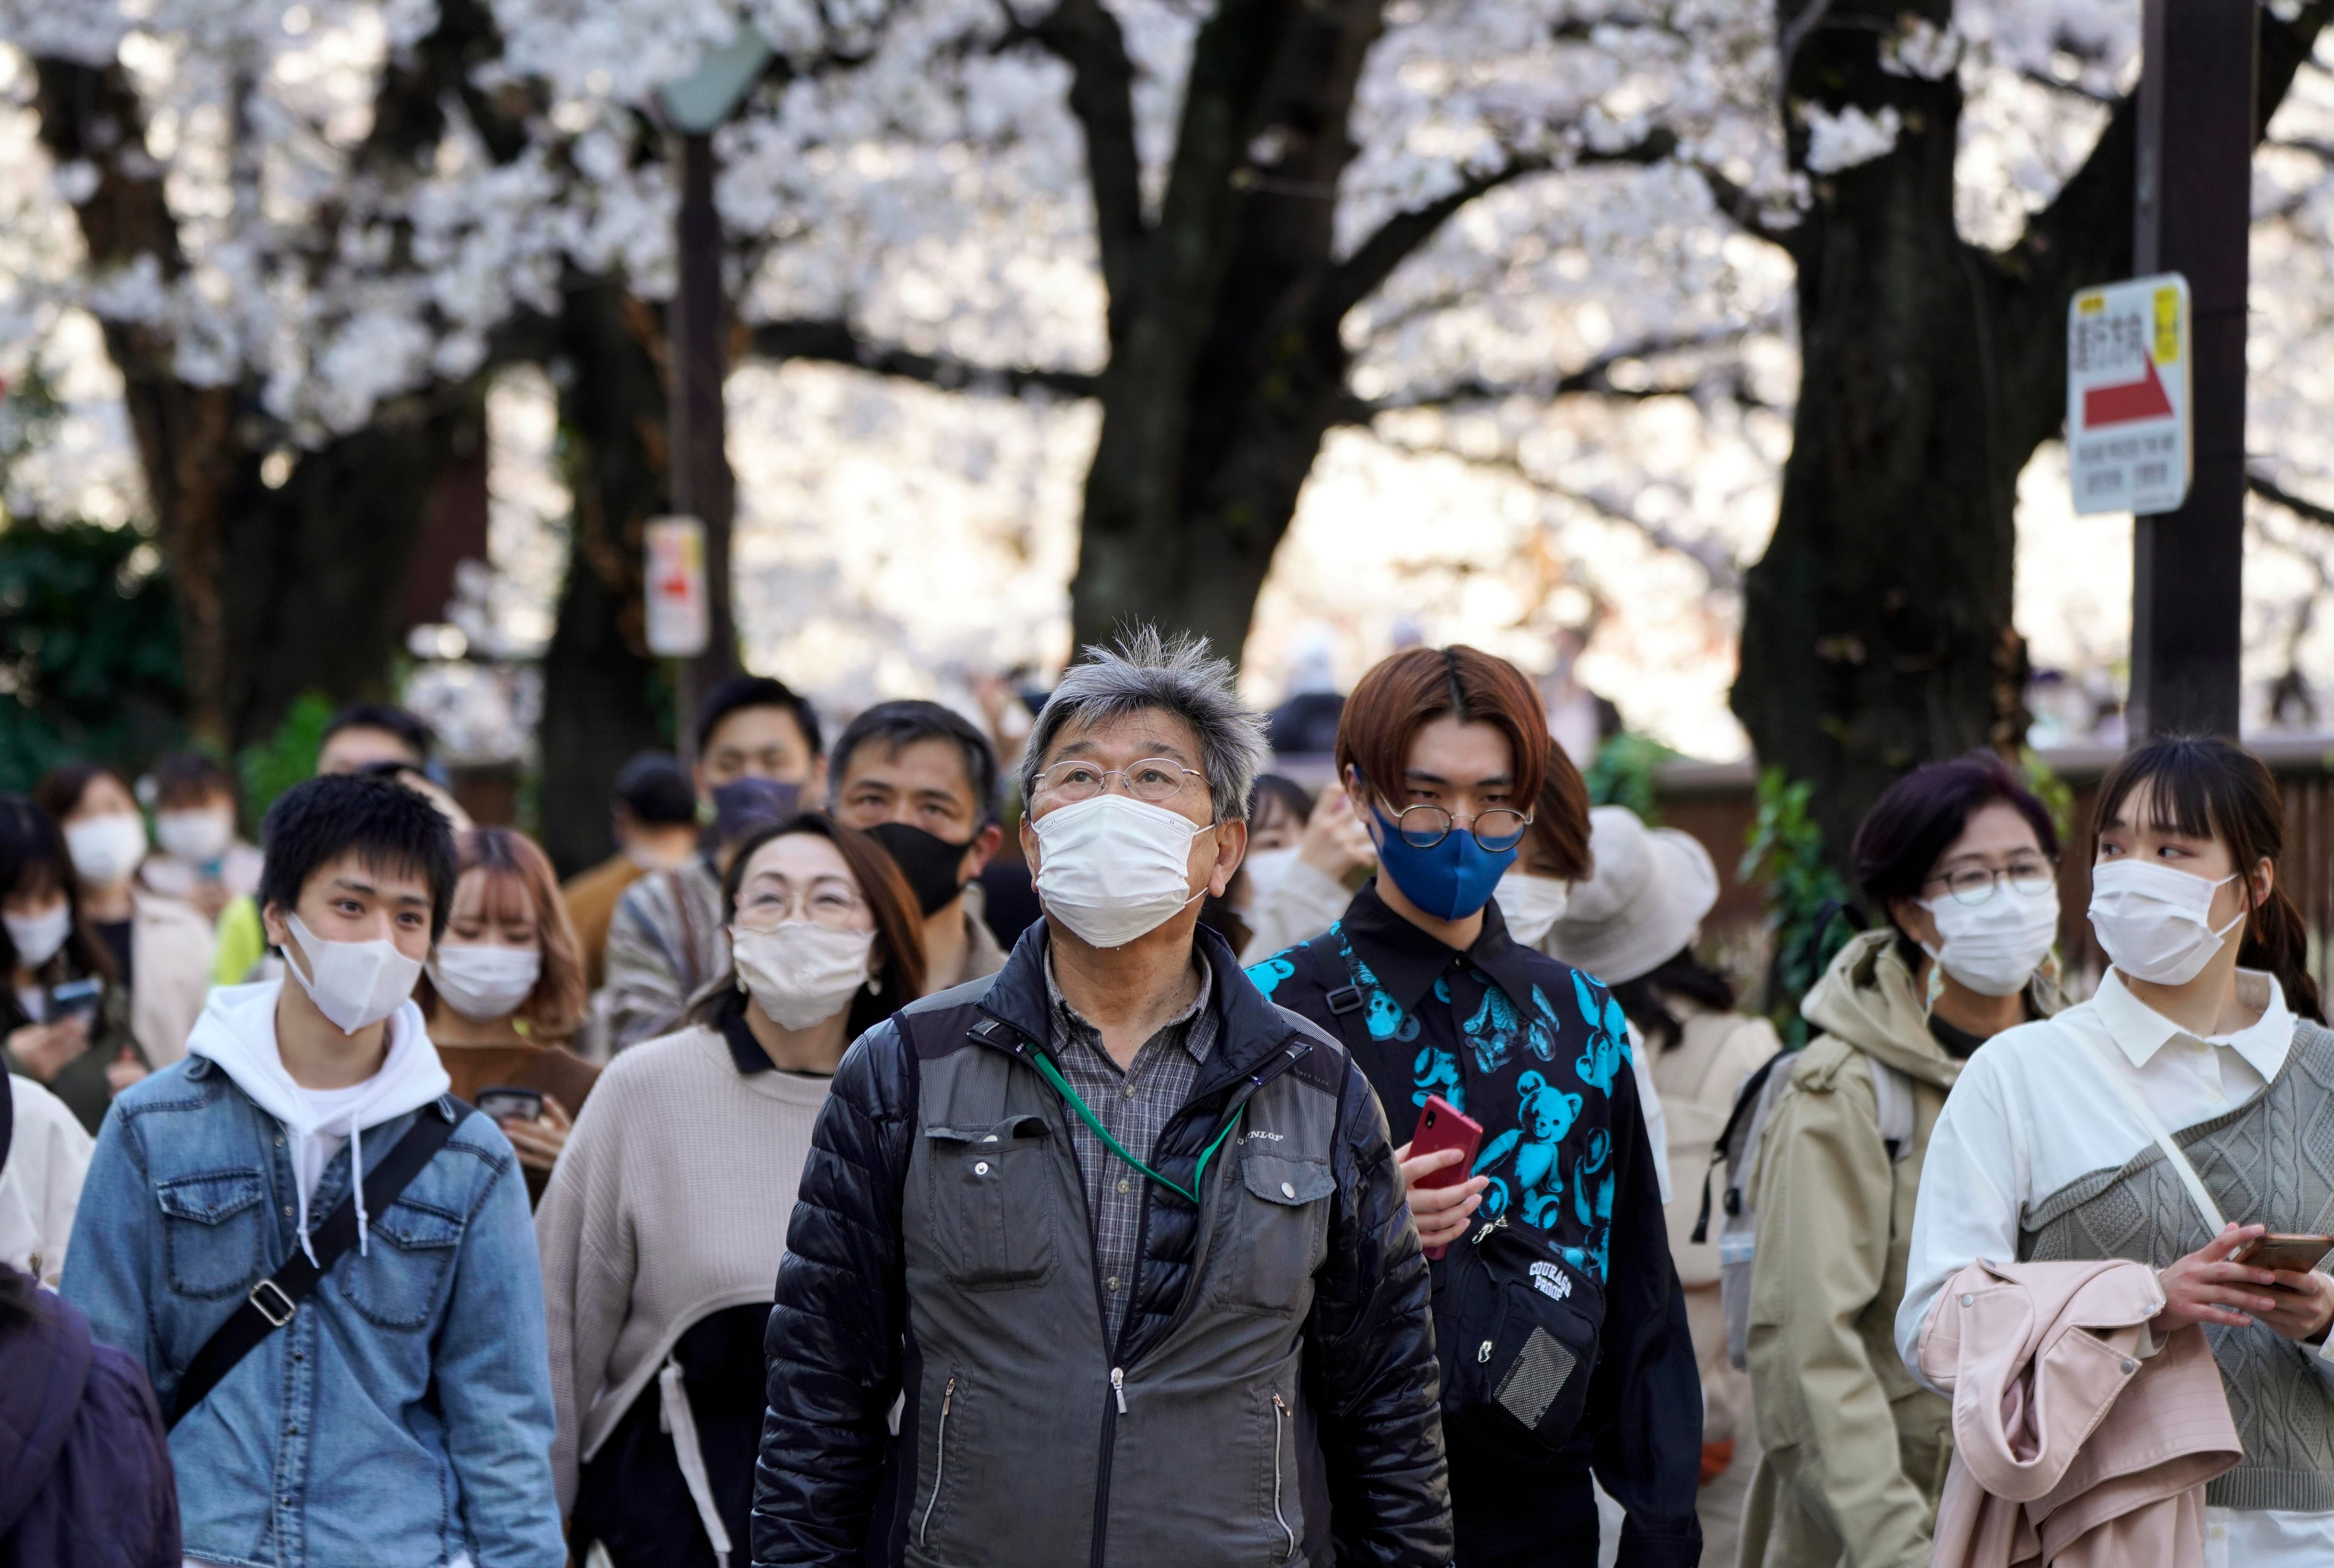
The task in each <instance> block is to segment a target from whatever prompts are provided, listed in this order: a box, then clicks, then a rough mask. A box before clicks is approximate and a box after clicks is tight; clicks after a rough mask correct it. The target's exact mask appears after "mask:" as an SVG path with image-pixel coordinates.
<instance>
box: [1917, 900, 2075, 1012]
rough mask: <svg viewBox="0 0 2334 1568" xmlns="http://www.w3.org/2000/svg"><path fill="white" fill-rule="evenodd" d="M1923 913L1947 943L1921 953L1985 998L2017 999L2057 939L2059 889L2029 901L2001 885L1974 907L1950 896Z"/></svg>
mask: <svg viewBox="0 0 2334 1568" xmlns="http://www.w3.org/2000/svg"><path fill="white" fill-rule="evenodd" d="M1921 907H1922V908H1923V909H1926V910H1928V911H1929V913H1930V914H1931V915H1932V916H1934V918H1935V919H1936V922H1937V934H1938V935H1939V936H1940V937H1943V938H1944V945H1943V947H1941V948H1932V947H1930V946H1929V945H1928V944H1927V943H1925V942H1924V943H1923V944H1921V946H1922V949H1923V950H1924V952H1926V953H1927V954H1928V955H1929V957H1932V958H1934V959H1935V960H1936V961H1937V963H1938V964H1939V965H1940V966H1941V967H1943V969H1944V971H1945V973H1946V974H1948V975H1951V976H1953V978H1954V979H1956V980H1959V981H1960V982H1961V983H1962V984H1963V985H1964V986H1968V987H1969V988H1970V989H1971V990H1972V991H1974V992H1976V993H1977V994H1978V995H1979V996H2016V995H2017V994H2018V993H2019V992H2021V991H2022V990H2024V989H2025V988H2026V982H2027V981H2029V980H2030V979H2032V978H2033V977H2034V971H2035V969H2036V968H2037V967H2039V966H2040V964H2041V962H2042V956H2043V955H2044V954H2045V953H2048V952H2049V950H2050V944H2051V942H2052V941H2054V940H2056V939H2057V938H2058V934H2059V898H2058V890H2056V889H2055V888H2054V889H2052V890H2051V891H2050V892H2049V893H2046V894H2040V895H2035V896H2031V897H2030V896H2029V895H2027V894H2024V893H2021V892H2018V891H2015V890H2012V889H2011V888H2008V887H2005V886H2003V885H2002V883H2001V880H1998V879H1997V880H1995V882H1994V884H1993V890H1992V891H1991V892H1989V893H1987V894H1986V896H1985V897H1984V898H1982V899H1979V900H1978V901H1977V902H1976V903H1973V904H1965V903H1963V902H1962V901H1961V900H1960V899H1956V898H1953V897H1952V896H1951V895H1947V896H1946V897H1944V898H1942V899H1934V900H1932V901H1929V902H1926V903H1924V904H1923V905H1922V906H1921Z"/></svg>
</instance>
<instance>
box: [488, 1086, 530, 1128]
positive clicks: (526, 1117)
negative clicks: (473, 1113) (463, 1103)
mask: <svg viewBox="0 0 2334 1568" xmlns="http://www.w3.org/2000/svg"><path fill="white" fill-rule="evenodd" d="M478 1110H479V1111H480V1112H481V1113H482V1114H484V1115H486V1116H488V1117H491V1118H493V1119H494V1120H495V1121H513V1120H516V1121H535V1120H537V1119H538V1118H540V1117H541V1116H542V1115H543V1091H542V1090H540V1089H521V1088H517V1087H516V1086H515V1085H512V1084H508V1083H491V1084H488V1085H487V1087H486V1088H484V1089H481V1090H479V1091H478Z"/></svg>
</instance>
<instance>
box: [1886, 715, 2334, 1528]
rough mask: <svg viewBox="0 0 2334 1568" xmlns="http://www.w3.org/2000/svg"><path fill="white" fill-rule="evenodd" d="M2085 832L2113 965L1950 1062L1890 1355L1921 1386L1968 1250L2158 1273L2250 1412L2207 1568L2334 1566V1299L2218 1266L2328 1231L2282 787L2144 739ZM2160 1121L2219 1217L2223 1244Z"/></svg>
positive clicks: (2246, 759)
mask: <svg viewBox="0 0 2334 1568" xmlns="http://www.w3.org/2000/svg"><path fill="white" fill-rule="evenodd" d="M2096 821H2097V822H2098V824H2099V825H2098V852H2097V857H2096V858H2097V864H2096V866H2095V867H2094V870H2093V877H2092V895H2091V908H2090V916H2091V923H2092V926H2093V928H2094V929H2095V930H2096V931H2097V932H2098V938H2099V945H2100V946H2101V948H2104V949H2105V951H2106V952H2107V957H2108V958H2109V960H2110V961H2111V962H2112V963H2113V965H2114V967H2113V968H2111V969H2110V970H2109V971H2108V972H2107V977H2106V978H2105V979H2104V980H2102V981H2101V982H2100V985H2099V989H2098V994H2097V995H2096V996H2093V997H2092V998H2091V999H2090V1000H2089V1001H2088V1002H2086V1003H2083V1004H2082V1005H2078V1006H2075V1007H2070V1008H2069V1009H2067V1010H2066V1011H2065V1012H2063V1013H2060V1014H2059V1015H2057V1016H2056V1017H2054V1018H2050V1019H2048V1020H2045V1021H2043V1022H2040V1023H2035V1024H2025V1025H2023V1026H2021V1027H2019V1028H2016V1029H2012V1030H2010V1031H2008V1032H2007V1033H2005V1034H1999V1035H1996V1036H1995V1037H1994V1038H1993V1039H1992V1041H1990V1042H1989V1043H1988V1044H1986V1045H1984V1046H1983V1047H1982V1048H1981V1049H1980V1050H1979V1051H1978V1053H1976V1054H1975V1055H1974V1056H1972V1058H1971V1059H1970V1062H1969V1064H1968V1066H1967V1067H1965V1068H1964V1069H1963V1073H1962V1075H1961V1080H1960V1082H1958V1083H1957V1084H1955V1086H1954V1088H1953V1095H1952V1097H1951V1098H1950V1099H1949V1100H1948V1101H1946V1102H1945V1109H1944V1113H1943V1116H1942V1117H1941V1118H1940V1119H1939V1120H1938V1122H1937V1128H1936V1132H1935V1134H1934V1138H1933V1139H1932V1140H1931V1142H1930V1145H1929V1156H1928V1163H1927V1166H1926V1167H1925V1169H1924V1170H1923V1172H1922V1177H1921V1189H1920V1201H1919V1205H1918V1207H1917V1209H1916V1211H1915V1213H1914V1221H1913V1246H1912V1255H1911V1258H1910V1261H1909V1266H1908V1269H1907V1273H1906V1280H1905V1299H1904V1305H1903V1306H1902V1308H1900V1309H1899V1311H1898V1313H1897V1316H1896V1342H1897V1347H1898V1349H1899V1351H1900V1352H1902V1353H1903V1354H1904V1357H1905V1364H1906V1366H1907V1367H1909V1368H1911V1369H1912V1371H1913V1374H1914V1377H1916V1378H1917V1377H1919V1376H1920V1369H1919V1365H1918V1356H1917V1354H1916V1352H1917V1348H1918V1344H1919V1340H1920V1334H1921V1330H1922V1326H1923V1324H1924V1323H1925V1322H1926V1321H1927V1319H1928V1315H1929V1311H1930V1308H1931V1307H1932V1305H1934V1303H1935V1301H1936V1298H1937V1294H1938V1293H1939V1292H1940V1290H1942V1289H1943V1285H1944V1284H1945V1282H1946V1281H1947V1280H1949V1279H1951V1278H1952V1277H1953V1275H1955V1274H1956V1273H1958V1272H1959V1271H1960V1270H1961V1269H1962V1268H1963V1267H1965V1266H1967V1265H1969V1264H1970V1263H1972V1262H1973V1261H1975V1260H1976V1259H1979V1258H2004V1259H2009V1258H2035V1257H2040V1258H2046V1259H2047V1258H2054V1257H2056V1258H2102V1257H2131V1258H2135V1259H2137V1260H2139V1261H2143V1262H2146V1263H2149V1264H2152V1265H2156V1267H2157V1268H2158V1269H2159V1271H2160V1278H2161V1279H2162V1282H2163V1285H2164V1291H2165V1309H2164V1311H2163V1313H2160V1314H2159V1315H2158V1316H2157V1318H2156V1327H2157V1328H2158V1329H2159V1330H2160V1331H2164V1332H2168V1331H2170V1330H2172V1329H2175V1328H2179V1327H2182V1326H2185V1325H2186V1324H2189V1323H2197V1324H2202V1325H2204V1326H2205V1331H2206V1336H2207V1338H2208V1339H2209V1340H2210V1341H2211V1342H2212V1343H2213V1355H2214V1357H2215V1358H2216V1359H2217V1360H2218V1361H2219V1362H2220V1365H2221V1371H2222V1375H2223V1379H2224V1380H2227V1381H2228V1382H2229V1383H2230V1384H2231V1386H2232V1388H2233V1390H2234V1391H2236V1392H2237V1394H2238V1395H2239V1396H2240V1397H2238V1398H2236V1399H2233V1400H2232V1401H2231V1403H2232V1409H2233V1412H2234V1413H2235V1414H2236V1416H2237V1419H2238V1421H2239V1429H2240V1433H2241V1435H2242V1436H2243V1438H2245V1448H2246V1459H2245V1461H2244V1463H2243V1464H2242V1465H2240V1467H2238V1468H2237V1469H2236V1470H2234V1471H2232V1472H2231V1473H2230V1474H2229V1475H2227V1476H2225V1477H2222V1478H2221V1479H2220V1480H2217V1481H2215V1482H2213V1484H2212V1486H2211V1487H2210V1488H2209V1490H2208V1492H2207V1495H2206V1501H2207V1504H2208V1506H2207V1508H2206V1510H2205V1512H2206V1542H2205V1548H2206V1556H2205V1561H2206V1563H2208V1564H2212V1565H2213V1568H2219V1565H2221V1564H2226V1563H2240V1564H2244V1565H2245V1568H2281V1565H2284V1564H2297V1565H2298V1564H2301V1563H2311V1564H2323V1563H2329V1562H2334V1400H2329V1398H2328V1397H2327V1393H2326V1390H2327V1389H2329V1388H2334V1361H2328V1360H2326V1359H2325V1357H2324V1354H2323V1351H2324V1342H2325V1339H2326V1332H2327V1328H2328V1325H2329V1321H2334V1282H2329V1280H2328V1279H2327V1277H2326V1276H2324V1275H2317V1274H2308V1275H2304V1274H2291V1273H2283V1274H2271V1273H2270V1272H2269V1271H2267V1270H2263V1269H2255V1268H2248V1267H2245V1266H2243V1265H2240V1264H2237V1263H2235V1262H2233V1261H2232V1257H2233V1254H2234V1253H2235V1252H2236V1251H2237V1250H2238V1249H2239V1248H2240V1247H2241V1246H2243V1244H2244V1243H2245V1242H2247V1241H2249V1240H2251V1239H2252V1237H2253V1236H2258V1235H2260V1234H2262V1231H2263V1230H2264V1228H2266V1229H2268V1230H2271V1231H2321V1232H2322V1231H2325V1230H2327V1229H2329V1221H2334V1159H2328V1158H2326V1157H2322V1156H2320V1155H2318V1153H2317V1151H2316V1150H2314V1149H2313V1148H2311V1147H2310V1141H2311V1140H2310V1131H2309V1129H2310V1127H2311V1125H2312V1124H2313V1123H2324V1122H2326V1121H2329V1119H2334V1032H2329V1031H2328V1030H2327V1029H2326V1028H2324V1027H2323V1019H2324V1015H2323V1013H2322V1012H2321V1010H2320V1005H2319V998H2318V987H2317V986H2316V984H2315V983H2314V982H2313V981H2312V980H2311V979H2310V975H2309V971H2308V969H2307V967H2306V963H2305V958H2306V942H2305V936H2304V930H2303V926H2302V922H2301V917H2300V912H2299V911H2298V910H2296V909H2295V908H2294V907H2293V904H2292V901H2291V899H2289V898H2287V896H2286V894H2285V890H2284V889H2283V888H2282V887H2281V885H2280V883H2279V880H2278V876H2277V856H2278V852H2279V850H2280V849H2281V846H2282V842H2283V838H2284V821H2283V812H2282V807H2281V802H2280V799H2279V795H2278V790H2277V785H2276V783H2275V781H2274V780H2273V779H2271V776H2270V774H2269V770H2268V769H2267V768H2265V767H2263V766H2262V764H2261V762H2260V760H2259V759H2258V758H2256V757H2254V756H2252V755H2251V754H2249V753H2247V752H2244V751H2242V750H2241V749H2239V748H2238V747H2236V746H2232V745H2230V744H2228V743H2227V742H2225V741H2220V740H2180V739H2165V740H2156V741H2150V742H2148V743H2146V745H2144V746H2139V747H2137V748H2136V749H2135V750H2133V751H2131V752H2129V753H2127V754H2126V755H2125V756H2124V757H2123V758H2122V759H2121V760H2120V761H2118V762H2117V765H2115V767H2114V768H2113V769H2111V770H2110V771H2109V773H2108V774H2107V778H2106V779H2105V780H2104V781H2103V782H2102V783H2101V784H2100V787H2099V799H2098V811H2097V813H2096ZM2151 1122H2153V1123H2155V1124H2156V1126H2154V1127H2151V1126H2150V1125H2149V1123H2151ZM2159 1128H2160V1129H2162V1130H2167V1131H2169V1132H2170V1133H2171V1134H2172V1141H2173V1142H2175V1143H2176V1144H2177V1145H2178V1146H2180V1148H2181V1150H2182V1151H2183V1152H2184V1154H2185V1158H2186V1159H2187V1161H2188V1164H2189V1166H2190V1168H2191V1169H2194V1170H2195V1171H2197V1172H2199V1173H2201V1176H2202V1178H2203V1185H2204V1188H2205V1189H2206V1195H2207V1196H2208V1197H2209V1198H2211V1199H2212V1200H2213V1207H2216V1208H2217V1209H2218V1210H2219V1211H2220V1212H2221V1213H2222V1214H2223V1215H2224V1216H2226V1217H2227V1219H2228V1220H2229V1221H2230V1222H2231V1223H2230V1224H2229V1225H2228V1227H2227V1228H2226V1229H2224V1230H2223V1231H2222V1232H2221V1234H2220V1235H2219V1236H2213V1235H2212V1230H2211V1227H2209V1226H2208V1225H2207V1223H2206V1221H2205V1220H2204V1218H2203V1217H2201V1216H2202V1214H2203V1212H2204V1211H2203V1209H2202V1207H2200V1206H2199V1205H2198V1204H2197V1202H2196V1200H2195V1199H2194V1198H2191V1197H2190V1196H2189V1192H2188V1188H2187V1187H2186V1185H2185V1181H2186V1177H2185V1172H2183V1171H2182V1170H2181V1169H2179V1168H2178V1167H2177V1166H2176V1165H2175V1164H2174V1163H2173V1162H2172V1161H2170V1160H2169V1159H2166V1157H2165V1154H2164V1152H2163V1151H2162V1150H2160V1148H2159V1146H2158V1138H2157V1132H2158V1129H2159ZM2297 1171H2298V1172H2300V1173H2301V1174H2300V1176H2299V1177H2297V1175H2296V1172H2297ZM2297 1382H2298V1383H2300V1384H2301V1385H2302V1387H2301V1388H2300V1389H2294V1388H2293V1387H2292V1385H2294V1384H2296V1383H2297ZM2296 1393H2299V1394H2300V1395H2301V1396H2302V1397H2300V1398H2295V1397H2292V1395H2293V1394H2296Z"/></svg>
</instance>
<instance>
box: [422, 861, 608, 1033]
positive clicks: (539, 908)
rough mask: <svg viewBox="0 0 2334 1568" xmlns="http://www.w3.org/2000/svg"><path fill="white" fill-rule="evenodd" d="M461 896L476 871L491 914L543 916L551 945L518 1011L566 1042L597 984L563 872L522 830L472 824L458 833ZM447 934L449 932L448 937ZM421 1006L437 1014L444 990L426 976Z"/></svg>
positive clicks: (529, 1028)
mask: <svg viewBox="0 0 2334 1568" xmlns="http://www.w3.org/2000/svg"><path fill="white" fill-rule="evenodd" d="M454 864H455V879H454V894H455V898H456V899H459V898H460V897H461V879H462V878H464V877H467V876H468V875H469V874H470V873H471V872H472V871H478V872H482V873H484V875H485V877H486V883H487V885H486V899H485V901H486V912H487V919H490V920H499V919H504V918H506V916H509V915H513V914H516V913H518V912H520V911H521V910H525V911H526V912H527V913H529V914H532V915H533V917H534V919H535V941H536V943H537V944H538V945H539V946H540V947H541V948H542V949H543V973H542V974H541V975H540V976H537V977H536V979H535V989H534V990H533V991H530V992H529V993H527V998H526V1001H525V1002H523V1003H521V1004H520V1005H519V1009H518V1011H517V1012H516V1013H515V1014H513V1015H512V1016H513V1017H515V1018H517V1019H518V1020H520V1021H521V1022H523V1023H524V1024H526V1032H527V1034H528V1036H529V1037H530V1038H531V1039H533V1040H534V1041H535V1043H536V1044H550V1043H552V1042H553V1041H557V1040H565V1039H567V1038H569V1037H571V1036H572V1035H574V1033H575V1031H576V1029H577V1027H578V1026H579V1025H581V1024H583V1022H584V1003H585V1002H586V1000H587V999H588V997H589V994H590V993H589V988H588V987H587V986H586V985H585V983H584V948H583V944H582V943H581V942H578V941H577V940H576V939H575V923H574V921H573V920H570V919H568V918H567V904H566V901H565V900H564V899H562V898H561V897H560V896H559V877H558V873H557V872H555V871H553V870H552V869H551V857H550V856H548V855H546V854H545V853H544V852H543V851H542V849H541V848H540V847H539V846H538V845H537V844H536V843H535V841H534V840H533V839H531V838H528V837H527V836H526V834H525V833H523V832H519V831H518V830H517V829H516V828H472V829H470V830H469V831H468V832H460V833H456V834H455V835H454ZM441 939H442V938H441ZM420 1002H421V1010H422V1012H423V1013H424V1014H430V1015H434V1014H435V1013H436V1012H437V1010H438V993H437V989H436V987H434V986H430V984H429V976H427V975H424V976H422V979H421V988H420Z"/></svg>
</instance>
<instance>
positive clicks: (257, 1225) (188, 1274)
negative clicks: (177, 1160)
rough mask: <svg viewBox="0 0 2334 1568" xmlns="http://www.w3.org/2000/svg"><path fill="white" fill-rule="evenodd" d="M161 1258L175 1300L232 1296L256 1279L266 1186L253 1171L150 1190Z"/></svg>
mask: <svg viewBox="0 0 2334 1568" xmlns="http://www.w3.org/2000/svg"><path fill="white" fill-rule="evenodd" d="M154 1198H155V1201H156V1203H157V1204H159V1206H160V1207H161V1210H162V1255H163V1259H164V1266H165V1267H166V1268H167V1269H168V1270H169V1280H170V1288H171V1289H172V1290H173V1291H175V1292H177V1293H178V1294H180V1295H186V1296H196V1297H217V1296H227V1295H234V1294H237V1293H239V1292H241V1291H243V1290H245V1289H246V1288H248V1287H249V1286H250V1285H251V1284H252V1283H253V1282H254V1281H256V1280H257V1279H258V1278H259V1272H260V1265H261V1260H262V1257H263V1253H262V1251H261V1241H262V1229H261V1227H262V1226H263V1225H264V1223H265V1207H264V1205H265V1202H266V1198H267V1188H266V1184H265V1182H263V1181H262V1180H261V1179H260V1175H259V1172H257V1171H256V1170H223V1171H211V1172H207V1173H206V1174H204V1175H201V1176H183V1177H179V1178H177V1179H176V1180H172V1181H166V1182H163V1183H162V1184H161V1185H159V1187H157V1188H155V1189H154Z"/></svg>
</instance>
